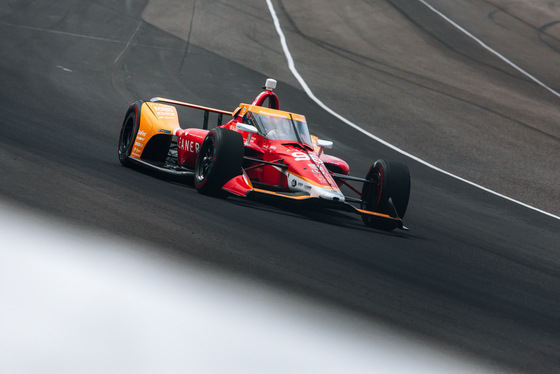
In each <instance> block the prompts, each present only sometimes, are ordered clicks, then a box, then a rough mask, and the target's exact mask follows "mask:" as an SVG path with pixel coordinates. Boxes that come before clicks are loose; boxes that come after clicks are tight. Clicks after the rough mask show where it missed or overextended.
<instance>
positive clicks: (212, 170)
mask: <svg viewBox="0 0 560 374" xmlns="http://www.w3.org/2000/svg"><path fill="white" fill-rule="evenodd" d="M244 153H245V148H244V146H243V137H242V136H241V134H239V133H237V132H235V131H232V130H228V129H223V128H219V127H218V128H215V129H213V130H212V131H210V132H209V133H208V135H206V138H204V141H203V142H202V145H201V146H200V151H199V153H198V157H197V159H196V165H195V169H194V185H195V187H196V189H197V191H198V192H200V193H202V194H205V195H211V196H217V197H223V196H227V194H226V192H224V191H223V190H222V187H223V186H224V184H226V183H227V182H228V181H229V180H230V179H232V178H234V177H236V176H237V175H240V174H241V172H242V169H241V168H242V166H243V155H244Z"/></svg>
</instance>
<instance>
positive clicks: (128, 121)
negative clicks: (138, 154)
mask: <svg viewBox="0 0 560 374" xmlns="http://www.w3.org/2000/svg"><path fill="white" fill-rule="evenodd" d="M142 104H143V101H141V100H138V101H136V102H134V103H133V104H132V105H131V106H130V107H129V108H128V110H127V111H126V114H125V116H124V120H123V123H122V126H121V132H120V135H119V147H118V154H119V161H120V162H121V164H123V165H124V166H130V165H131V161H130V153H131V152H132V148H133V147H134V140H135V139H136V135H137V134H138V129H139V127H140V108H142Z"/></svg>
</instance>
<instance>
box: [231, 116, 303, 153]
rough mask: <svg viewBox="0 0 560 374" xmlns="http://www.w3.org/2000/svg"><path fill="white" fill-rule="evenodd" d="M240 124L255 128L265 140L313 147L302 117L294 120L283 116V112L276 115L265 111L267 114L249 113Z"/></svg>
mask: <svg viewBox="0 0 560 374" xmlns="http://www.w3.org/2000/svg"><path fill="white" fill-rule="evenodd" d="M268 112H270V113H268ZM242 122H243V123H245V124H248V125H252V126H255V127H256V128H257V130H258V131H259V134H260V135H262V136H264V137H266V138H267V139H270V140H284V141H287V142H298V143H300V142H301V143H304V144H307V145H309V146H310V147H313V144H312V142H311V136H310V135H309V129H308V128H307V123H306V122H305V120H304V118H303V116H298V118H294V117H293V116H292V115H285V114H284V113H283V112H280V113H278V114H277V113H276V112H273V111H267V113H255V112H251V111H249V112H247V113H245V115H244V116H243V120H242Z"/></svg>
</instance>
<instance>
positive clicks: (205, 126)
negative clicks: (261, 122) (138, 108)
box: [150, 97, 233, 130]
mask: <svg viewBox="0 0 560 374" xmlns="http://www.w3.org/2000/svg"><path fill="white" fill-rule="evenodd" d="M150 101H151V102H152V103H166V104H174V105H181V106H185V107H189V108H194V109H198V110H203V111H204V123H203V125H202V128H203V129H205V130H208V115H209V114H210V112H213V113H218V123H217V125H216V126H220V125H221V124H222V121H223V115H224V114H225V115H228V116H231V117H233V112H228V111H227V110H221V109H214V108H209V107H206V106H201V105H195V104H191V103H185V102H182V101H177V100H171V99H165V98H163V97H154V98H152V99H150Z"/></svg>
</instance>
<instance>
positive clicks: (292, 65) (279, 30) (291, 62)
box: [266, 0, 560, 220]
mask: <svg viewBox="0 0 560 374" xmlns="http://www.w3.org/2000/svg"><path fill="white" fill-rule="evenodd" d="M418 1H419V2H420V3H422V4H424V5H425V6H426V7H427V8H428V9H429V10H431V11H432V12H434V13H436V14H437V15H438V16H440V17H442V18H443V19H444V20H445V21H447V22H448V23H450V24H451V25H453V26H454V27H455V28H456V29H458V30H459V31H461V32H462V33H464V34H465V35H467V36H468V37H469V38H471V39H473V40H474V41H475V42H477V43H478V44H479V45H481V46H482V47H483V48H484V49H486V50H487V51H489V52H491V53H492V54H493V55H495V56H496V57H498V58H499V59H501V60H502V61H504V62H505V63H507V64H508V65H510V66H511V67H513V68H514V69H516V70H517V71H518V72H520V73H521V74H523V75H525V76H526V77H528V78H529V79H531V80H532V81H533V82H535V83H537V84H538V85H539V86H541V87H543V88H545V89H546V90H548V91H549V92H551V93H552V94H554V95H556V96H557V97H560V93H558V92H557V91H555V90H554V89H552V88H550V87H549V86H547V85H546V84H544V83H543V82H541V81H540V80H538V79H537V78H535V77H534V76H533V75H531V74H529V73H528V72H526V71H525V70H523V69H522V68H520V67H519V66H517V65H516V64H515V63H513V62H512V61H510V60H509V59H507V58H506V57H505V56H503V55H502V54H500V53H499V52H497V51H496V50H494V49H492V48H491V47H490V46H488V45H487V44H485V43H484V42H483V41H482V40H480V39H478V38H477V37H476V36H474V35H473V34H471V33H470V32H468V31H467V30H466V29H464V28H463V27H461V26H460V25H458V24H457V23H456V22H454V21H453V20H451V19H450V18H449V17H447V16H445V15H444V14H443V13H441V12H440V11H438V10H437V9H435V8H434V7H433V6H431V5H430V4H428V3H427V2H426V1H424V0H418ZM266 3H267V5H268V9H269V11H270V15H271V16H272V19H273V21H274V26H275V28H276V32H277V33H278V36H279V37H280V43H281V44H282V49H283V50H284V55H285V56H286V59H287V61H288V67H289V69H290V71H291V72H292V74H293V75H294V77H295V78H296V79H297V81H298V82H299V84H300V85H301V86H302V88H303V90H304V91H305V93H306V94H307V96H309V98H310V99H311V100H313V101H314V102H315V103H317V105H319V106H320V107H321V108H322V109H323V110H325V111H326V112H327V113H329V114H331V115H332V116H334V117H336V118H337V119H339V120H340V121H342V122H343V123H345V124H347V125H348V126H350V127H352V128H353V129H355V130H357V131H359V132H361V133H362V134H364V135H366V136H367V137H369V138H371V139H373V140H375V141H377V142H379V143H381V144H383V145H385V146H386V147H389V148H391V149H393V150H394V151H396V152H399V153H401V154H402V155H404V156H407V157H409V158H411V159H413V160H414V161H417V162H419V163H421V164H423V165H425V166H427V167H429V168H431V169H433V170H436V171H438V172H440V173H443V174H445V175H448V176H450V177H452V178H455V179H457V180H460V181H461V182H464V183H467V184H470V185H471V186H474V187H476V188H479V189H481V190H483V191H486V192H488V193H491V194H493V195H496V196H499V197H501V198H503V199H506V200H509V201H511V202H514V203H516V204H519V205H521V206H524V207H526V208H529V209H532V210H534V211H537V212H539V213H542V214H544V215H547V216H549V217H552V218H555V219H557V220H560V216H557V215H554V214H552V213H549V212H546V211H544V210H541V209H538V208H536V207H533V206H531V205H529V204H526V203H523V202H521V201H518V200H515V199H513V198H511V197H508V196H506V195H503V194H501V193H499V192H496V191H493V190H491V189H489V188H486V187H484V186H481V185H479V184H477V183H474V182H472V181H469V180H467V179H465V178H462V177H460V176H458V175H455V174H453V173H450V172H448V171H446V170H443V169H441V168H439V167H437V166H435V165H433V164H430V163H429V162H427V161H425V160H422V159H421V158H419V157H416V156H414V155H412V154H410V153H408V152H406V151H405V150H403V149H400V148H398V147H396V146H395V145H393V144H391V143H388V142H387V141H385V140H383V139H381V138H379V137H377V136H375V135H373V134H372V133H370V132H369V131H367V130H364V129H363V128H361V127H360V126H358V125H356V124H355V123H353V122H352V121H350V120H349V119H347V118H345V117H343V116H342V115H340V114H338V113H337V112H335V111H334V110H333V109H331V108H330V107H328V106H327V105H326V104H325V103H323V102H322V101H321V100H320V99H319V98H318V97H317V96H315V94H314V93H313V92H312V91H311V89H310V88H309V86H308V85H307V83H306V82H305V80H304V79H303V77H302V76H301V75H300V74H299V72H298V70H297V68H296V66H295V63H294V59H293V57H292V54H291V53H290V50H289V48H288V43H287V41H286V37H285V35H284V32H283V31H282V27H281V26H280V20H279V19H278V15H277V14H276V10H275V9H274V5H273V4H272V0H266Z"/></svg>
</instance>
